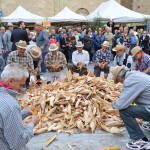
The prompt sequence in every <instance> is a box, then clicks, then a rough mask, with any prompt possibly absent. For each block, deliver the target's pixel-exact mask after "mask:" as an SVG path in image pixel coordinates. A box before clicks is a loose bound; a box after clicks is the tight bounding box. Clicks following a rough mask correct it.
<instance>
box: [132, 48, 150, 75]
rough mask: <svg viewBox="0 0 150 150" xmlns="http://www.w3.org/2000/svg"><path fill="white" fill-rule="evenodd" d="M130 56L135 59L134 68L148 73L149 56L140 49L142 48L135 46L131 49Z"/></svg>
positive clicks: (149, 70)
mask: <svg viewBox="0 0 150 150" xmlns="http://www.w3.org/2000/svg"><path fill="white" fill-rule="evenodd" d="M131 53H132V56H133V57H135V58H136V59H137V61H136V62H135V68H134V69H135V70H136V71H138V70H139V71H141V72H143V73H145V74H148V75H150V56H149V55H148V54H146V53H144V52H143V51H142V48H140V47H139V46H136V47H135V48H133V49H132V51H131Z"/></svg>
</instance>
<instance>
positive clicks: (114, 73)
mask: <svg viewBox="0 0 150 150" xmlns="http://www.w3.org/2000/svg"><path fill="white" fill-rule="evenodd" d="M123 68H125V65H122V66H116V67H115V68H113V69H112V70H111V73H112V75H113V77H114V82H115V83H117V76H118V74H119V72H120V71H121V70H122V69H123Z"/></svg>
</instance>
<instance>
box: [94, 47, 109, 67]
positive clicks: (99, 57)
mask: <svg viewBox="0 0 150 150" xmlns="http://www.w3.org/2000/svg"><path fill="white" fill-rule="evenodd" d="M110 57H111V53H110V52H109V51H108V50H107V51H106V53H104V52H103V50H102V49H100V50H98V51H97V52H96V61H95V63H96V64H95V65H96V66H98V65H97V62H100V63H101V62H103V63H105V62H110Z"/></svg>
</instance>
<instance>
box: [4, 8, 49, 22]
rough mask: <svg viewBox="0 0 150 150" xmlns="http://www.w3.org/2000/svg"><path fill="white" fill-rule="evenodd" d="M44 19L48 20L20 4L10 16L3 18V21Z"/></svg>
mask: <svg viewBox="0 0 150 150" xmlns="http://www.w3.org/2000/svg"><path fill="white" fill-rule="evenodd" d="M44 20H46V18H44V17H41V16H38V15H35V14H33V13H31V12H29V11H27V10H26V9H24V8H23V7H22V6H18V7H17V8H16V10H15V11H14V12H12V13H11V14H10V15H9V16H7V17H3V18H2V22H18V21H24V22H42V21H44Z"/></svg>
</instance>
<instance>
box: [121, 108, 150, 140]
mask: <svg viewBox="0 0 150 150" xmlns="http://www.w3.org/2000/svg"><path fill="white" fill-rule="evenodd" d="M119 112H120V117H121V118H122V120H123V122H124V125H125V127H126V129H127V131H128V133H129V135H130V138H131V139H133V140H139V139H142V138H144V137H145V135H144V133H143V132H142V130H141V128H140V126H139V124H138V122H137V121H136V119H135V118H139V119H143V120H144V121H149V122H150V113H149V112H148V111H147V110H146V109H145V107H142V106H129V107H128V108H126V109H124V110H120V111H119Z"/></svg>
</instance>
